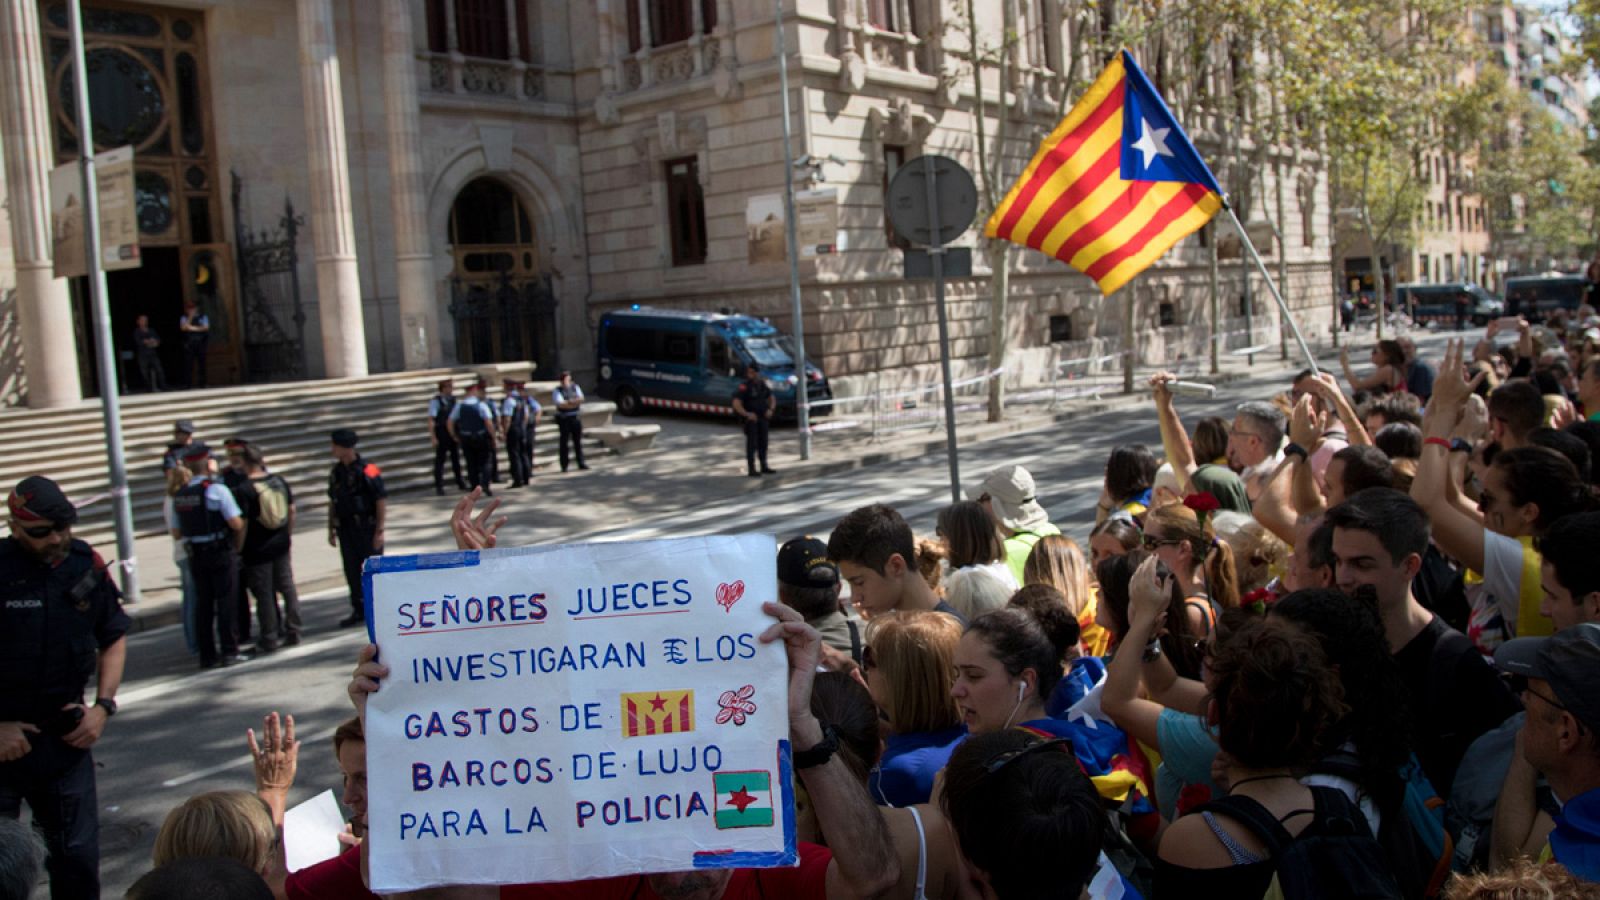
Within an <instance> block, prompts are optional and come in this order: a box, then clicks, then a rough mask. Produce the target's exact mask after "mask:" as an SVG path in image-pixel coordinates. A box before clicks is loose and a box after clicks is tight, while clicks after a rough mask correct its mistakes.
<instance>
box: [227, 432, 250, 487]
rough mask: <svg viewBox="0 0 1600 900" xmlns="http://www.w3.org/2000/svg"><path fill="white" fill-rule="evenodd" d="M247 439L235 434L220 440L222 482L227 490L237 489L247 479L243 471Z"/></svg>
mask: <svg viewBox="0 0 1600 900" xmlns="http://www.w3.org/2000/svg"><path fill="white" fill-rule="evenodd" d="M248 443H249V441H246V440H245V439H244V438H242V437H239V436H237V435H235V436H233V437H230V438H228V439H226V440H224V441H223V442H222V452H223V455H224V457H225V459H224V461H223V465H222V472H221V474H222V483H223V485H225V486H226V487H227V488H228V490H230V491H233V490H238V488H239V486H240V485H242V484H244V483H245V482H246V481H247V480H249V476H247V475H246V474H245V472H244V448H245V445H247V444H248Z"/></svg>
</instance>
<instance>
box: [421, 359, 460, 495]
mask: <svg viewBox="0 0 1600 900" xmlns="http://www.w3.org/2000/svg"><path fill="white" fill-rule="evenodd" d="M455 406H456V385H455V382H453V381H451V380H450V379H448V378H446V379H444V380H443V381H441V382H439V393H437V394H435V395H433V398H432V399H431V400H429V401H428V441H429V442H430V443H432V444H433V492H434V493H435V494H438V495H439V496H441V497H443V496H444V458H445V456H446V455H448V456H449V457H450V468H451V469H453V470H455V473H456V487H458V488H460V489H461V490H463V491H464V490H467V483H466V482H465V481H462V480H461V445H460V444H457V443H456V439H455V438H453V437H451V436H450V427H449V421H450V410H452V409H455Z"/></svg>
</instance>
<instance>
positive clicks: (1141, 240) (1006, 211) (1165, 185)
mask: <svg viewBox="0 0 1600 900" xmlns="http://www.w3.org/2000/svg"><path fill="white" fill-rule="evenodd" d="M1125 91H1126V80H1125V78H1124V71H1123V64H1122V55H1121V54H1118V55H1117V56H1116V57H1114V58H1113V59H1112V60H1111V64H1110V65H1108V66H1106V68H1105V71H1103V72H1101V73H1100V77H1099V78H1097V79H1095V82H1094V84H1093V85H1091V86H1090V88H1089V91H1088V93H1086V94H1084V95H1083V98H1082V99H1080V100H1079V101H1078V103H1077V105H1075V106H1073V107H1072V111H1071V112H1069V113H1068V114H1067V117H1066V118H1065V119H1062V120H1061V124H1059V125H1057V126H1056V128H1055V131H1053V132H1051V133H1050V136H1049V137H1048V138H1046V139H1045V141H1044V143H1043V144H1041V145H1040V147H1039V151H1038V152H1037V153H1035V154H1034V156H1033V160H1032V161H1031V162H1029V163H1028V168H1027V169H1026V170H1024V171H1023V173H1022V177H1021V178H1019V179H1017V183H1016V184H1014V185H1012V187H1011V190H1010V192H1009V193H1007V194H1006V198H1005V200H1003V201H1001V203H1000V205H999V206H998V207H996V208H995V211H994V215H992V216H990V217H989V222H988V224H987V225H986V226H985V228H984V232H985V233H986V234H987V235H989V236H990V237H995V238H1003V239H1005V240H1008V241H1011V242H1013V243H1017V244H1021V245H1023V246H1025V247H1032V248H1033V249H1035V250H1039V251H1041V252H1044V253H1048V254H1049V255H1051V256H1054V257H1055V258H1057V259H1059V260H1061V261H1062V262H1065V263H1067V264H1068V265H1070V266H1072V267H1073V268H1074V269H1077V270H1078V271H1080V272H1082V273H1084V274H1085V275H1088V276H1089V277H1090V278H1092V279H1094V281H1095V283H1096V284H1098V285H1099V286H1100V291H1101V293H1103V294H1110V293H1112V292H1114V291H1116V290H1117V289H1118V288H1120V287H1122V286H1123V285H1124V284H1126V283H1127V282H1128V280H1129V279H1131V278H1132V277H1133V276H1135V275H1137V274H1139V273H1140V272H1142V271H1143V270H1144V269H1146V268H1148V267H1149V266H1150V264H1151V263H1153V262H1155V261H1156V260H1157V259H1159V258H1161V255H1162V254H1163V253H1166V252H1167V251H1168V250H1169V249H1171V248H1172V245H1173V244H1176V243H1177V242H1178V241H1180V240H1182V239H1183V238H1184V237H1185V236H1186V235H1188V234H1190V233H1192V232H1193V231H1194V230H1195V229H1197V228H1199V227H1200V226H1201V225H1204V224H1205V223H1206V222H1207V221H1208V220H1209V219H1210V218H1211V217H1212V216H1213V215H1215V214H1216V213H1217V211H1218V210H1219V209H1221V208H1222V200H1221V198H1220V197H1218V196H1217V195H1216V194H1215V193H1213V192H1212V191H1210V190H1208V189H1207V188H1205V187H1203V186H1201V185H1198V184H1191V183H1187V182H1177V181H1127V180H1124V179H1123V177H1122V170H1121V161H1122V127H1123V106H1124V101H1125V99H1126V96H1125Z"/></svg>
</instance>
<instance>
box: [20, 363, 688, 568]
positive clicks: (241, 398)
mask: <svg viewBox="0 0 1600 900" xmlns="http://www.w3.org/2000/svg"><path fill="white" fill-rule="evenodd" d="M528 369H529V366H528V365H526V364H523V365H521V366H517V365H514V364H501V365H498V366H493V367H474V368H470V369H469V368H455V369H427V370H420V371H411V372H397V373H392V374H384V375H371V376H367V377H364V378H334V379H327V380H323V381H301V382H287V383H276V384H261V385H248V386H242V387H228V388H215V389H209V390H199V391H183V392H169V393H163V394H134V395H130V396H125V397H123V398H122V433H123V442H124V445H125V448H126V455H127V460H128V486H129V490H130V492H131V493H132V495H133V519H134V531H135V533H136V534H153V533H160V532H161V531H163V530H164V526H163V524H162V522H161V498H162V495H163V492H164V490H165V480H164V478H163V476H162V473H161V456H162V454H163V453H164V452H165V450H166V446H167V443H168V442H169V441H170V440H171V436H172V422H173V420H174V419H179V418H186V419H190V420H192V421H193V422H194V425H195V436H196V438H198V439H199V440H203V441H205V442H206V443H207V444H210V445H211V446H212V447H213V448H214V449H215V450H216V452H217V453H218V454H219V455H220V454H221V453H222V441H223V440H224V439H225V438H228V437H232V436H239V437H243V438H245V439H246V440H249V441H251V442H253V443H255V444H257V445H259V446H260V447H261V449H262V452H263V453H265V454H266V457H267V465H268V466H269V467H270V468H271V469H272V470H273V471H275V472H279V473H281V474H282V475H283V476H284V477H285V478H287V479H288V480H289V483H290V485H291V486H292V487H293V488H294V490H295V501H296V506H297V507H298V508H299V510H300V512H301V514H302V515H304V514H307V513H309V514H311V515H320V514H321V511H322V510H324V509H325V508H326V507H327V495H326V487H327V477H328V468H329V467H330V466H331V465H332V458H331V457H330V455H329V440H328V435H329V433H330V432H331V431H333V430H334V429H335V428H354V429H356V430H357V432H359V433H360V435H361V446H360V449H361V453H362V456H363V457H365V458H366V459H368V460H370V461H372V462H374V463H377V464H378V466H379V467H381V468H382V469H383V473H384V481H385V483H386V486H387V488H388V490H389V492H390V493H404V492H407V491H420V490H429V489H431V488H432V487H433V471H432V465H433V450H432V448H431V446H430V445H429V443H428V436H427V422H426V419H427V405H428V398H430V397H432V396H433V394H434V392H435V388H434V385H435V384H436V383H437V382H438V381H439V380H440V379H442V378H446V377H451V378H454V379H455V381H456V396H457V397H460V396H462V395H463V393H464V391H463V390H462V386H463V385H464V384H465V383H466V382H467V381H469V380H471V379H472V378H475V377H476V376H477V375H478V374H480V373H481V374H484V375H485V376H486V377H488V378H489V380H490V389H489V392H488V396H489V397H490V399H492V400H494V401H495V402H498V401H499V400H500V398H501V397H502V396H503V392H502V391H501V389H500V375H501V373H504V374H505V375H506V376H507V377H520V376H519V375H518V373H519V371H520V373H521V376H525V375H526V373H527V371H528ZM554 387H555V382H529V384H528V388H529V390H531V391H532V392H533V394H534V396H535V397H536V398H537V399H538V400H539V402H540V403H541V404H543V405H544V407H545V410H546V413H545V417H544V419H543V421H542V422H541V423H540V426H539V428H538V431H537V433H536V435H535V450H534V463H535V466H536V467H537V468H536V471H546V470H548V468H549V467H552V466H554V465H556V461H557V456H558V452H557V447H558V436H557V429H556V426H555V422H554V420H553V418H552V413H553V411H554V408H555V407H554V405H553V404H551V402H550V391H551V390H552V389H553V388H554ZM615 410H616V407H615V405H614V404H612V403H608V402H605V401H601V400H598V399H595V400H589V401H587V402H585V403H584V406H583V425H584V438H585V443H586V444H587V445H588V446H587V448H586V449H587V452H589V453H597V452H599V453H604V452H607V451H611V452H617V453H628V452H634V451H638V450H644V449H648V448H649V447H650V445H651V443H652V442H653V441H654V439H655V436H656V433H657V432H658V431H659V430H660V427H659V426H656V425H646V424H638V425H635V424H630V425H614V424H612V422H611V418H612V414H613V413H614V412H615ZM0 435H3V436H4V437H3V438H0V492H6V493H9V491H10V490H11V488H12V487H13V486H15V485H16V483H17V482H18V481H21V480H22V479H23V478H25V477H27V476H28V475H33V474H39V475H46V476H49V477H50V478H53V479H55V480H56V481H57V482H58V483H60V484H61V486H62V488H63V489H64V490H65V491H66V492H67V495H68V496H69V497H71V498H72V499H73V501H74V502H76V503H78V504H79V505H80V507H81V509H80V516H79V521H78V525H77V527H76V528H75V529H74V531H75V533H76V534H77V535H78V536H79V537H82V538H84V539H85V540H87V541H89V542H90V543H92V544H95V545H96V546H99V547H104V548H107V549H108V550H109V551H110V552H109V553H108V554H107V555H108V556H109V555H110V553H114V552H115V550H114V547H115V529H114V526H113V524H112V506H111V503H110V501H109V499H107V496H106V495H107V492H108V491H109V490H110V480H109V475H108V471H109V467H108V464H107V461H106V459H107V457H106V440H105V427H104V425H103V422H102V418H101V409H100V403H99V401H98V400H90V401H85V402H84V403H82V404H80V405H79V406H76V407H72V408H69V409H57V410H28V409H8V410H3V411H0ZM500 456H501V460H500V472H501V477H502V478H505V477H506V476H507V470H506V465H505V451H504V448H501V450H500ZM445 479H446V484H447V485H448V484H449V481H450V479H451V474H450V471H449V468H448V464H447V465H446V471H445ZM96 498H98V499H96Z"/></svg>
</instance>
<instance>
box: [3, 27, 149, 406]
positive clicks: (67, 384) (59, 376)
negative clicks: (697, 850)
mask: <svg viewBox="0 0 1600 900" xmlns="http://www.w3.org/2000/svg"><path fill="white" fill-rule="evenodd" d="M43 52H44V41H43V40H42V39H41V37H40V35H39V5H38V4H37V3H32V2H18V3H7V4H5V5H4V7H3V9H0V131H3V133H4V140H5V157H6V207H7V209H8V210H9V211H10V216H11V246H12V250H13V252H14V253H15V255H16V272H17V320H18V325H19V326H20V329H21V332H22V365H23V368H24V369H25V371H26V372H27V378H28V405H29V406H32V407H34V408H45V407H53V406H69V405H71V404H74V403H77V402H78V401H80V400H82V399H83V391H82V389H81V388H80V386H79V384H78V348H77V346H76V344H75V343H74V342H73V334H74V331H73V325H72V301H71V296H70V293H69V292H68V290H67V282H66V279H62V278H56V277H55V272H54V265H53V264H52V262H51V258H50V250H51V246H50V245H51V231H50V161H51V160H53V159H55V143H54V142H53V141H52V140H51V137H50V106H49V103H48V102H47V101H46V100H45V96H46V95H45V83H44V76H45V64H44V58H43ZM173 324H174V323H170V322H169V323H166V325H167V327H168V328H170V327H172V326H173Z"/></svg>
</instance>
